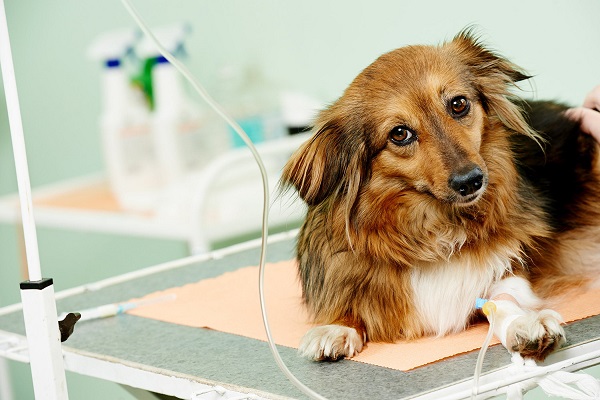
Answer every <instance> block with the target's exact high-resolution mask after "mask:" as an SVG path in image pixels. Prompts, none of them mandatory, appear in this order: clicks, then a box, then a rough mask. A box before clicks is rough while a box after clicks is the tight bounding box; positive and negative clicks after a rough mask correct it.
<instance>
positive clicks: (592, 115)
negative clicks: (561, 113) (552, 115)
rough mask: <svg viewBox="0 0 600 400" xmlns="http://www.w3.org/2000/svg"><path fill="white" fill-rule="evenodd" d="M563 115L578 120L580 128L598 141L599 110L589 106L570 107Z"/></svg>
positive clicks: (599, 130) (599, 126)
mask: <svg viewBox="0 0 600 400" xmlns="http://www.w3.org/2000/svg"><path fill="white" fill-rule="evenodd" d="M565 115H566V116H567V117H569V118H570V119H572V120H574V121H578V122H579V125H580V127H581V130H582V131H584V132H586V133H589V134H590V135H592V136H594V138H596V140H597V141H598V142H600V112H598V111H596V110H592V109H589V108H584V107H578V108H571V109H569V110H567V111H566V112H565Z"/></svg>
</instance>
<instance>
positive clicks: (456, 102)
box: [449, 96, 471, 117]
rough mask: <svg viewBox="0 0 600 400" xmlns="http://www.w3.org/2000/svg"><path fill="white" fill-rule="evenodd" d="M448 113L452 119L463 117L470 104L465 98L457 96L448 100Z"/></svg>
mask: <svg viewBox="0 0 600 400" xmlns="http://www.w3.org/2000/svg"><path fill="white" fill-rule="evenodd" d="M449 105H450V112H451V113H452V116H453V117H464V116H465V115H467V113H468V112H469V109H470V108H471V103H469V100H467V98H466V97H465V96H457V97H454V98H453V99H452V100H450V104H449Z"/></svg>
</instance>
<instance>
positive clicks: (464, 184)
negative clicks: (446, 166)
mask: <svg viewBox="0 0 600 400" xmlns="http://www.w3.org/2000/svg"><path fill="white" fill-rule="evenodd" d="M449 183H450V187H451V188H452V189H454V191H455V192H456V193H458V194H460V195H461V196H468V195H470V194H473V193H475V192H476V191H478V190H479V189H481V187H482V186H483V171H481V168H479V167H475V168H473V169H472V170H470V171H469V172H467V173H465V174H455V175H452V177H450V182H449Z"/></svg>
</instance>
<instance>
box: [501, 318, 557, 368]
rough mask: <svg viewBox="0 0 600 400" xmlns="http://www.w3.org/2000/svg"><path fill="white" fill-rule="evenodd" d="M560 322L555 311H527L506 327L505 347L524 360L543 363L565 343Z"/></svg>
mask: <svg viewBox="0 0 600 400" xmlns="http://www.w3.org/2000/svg"><path fill="white" fill-rule="evenodd" d="M561 320H562V318H561V316H560V315H559V314H558V313H557V312H556V311H552V310H542V311H539V312H537V311H529V312H528V313H527V314H525V315H523V316H521V317H519V318H517V319H515V320H514V321H513V322H512V323H511V324H510V325H509V326H508V330H507V335H506V347H507V348H508V349H509V350H511V351H513V352H515V353H519V354H521V356H523V357H524V358H533V359H534V360H536V361H543V360H544V359H545V358H546V356H547V355H548V354H550V353H552V352H553V351H554V350H556V349H558V348H559V347H561V346H562V345H563V343H564V342H565V331H564V330H563V328H562V326H560V323H561Z"/></svg>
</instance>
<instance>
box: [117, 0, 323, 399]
mask: <svg viewBox="0 0 600 400" xmlns="http://www.w3.org/2000/svg"><path fill="white" fill-rule="evenodd" d="M121 3H123V6H124V7H125V9H126V10H127V11H128V12H129V14H130V15H131V17H132V18H133V20H134V21H135V22H136V23H137V24H138V26H139V27H140V29H141V30H142V32H144V34H145V35H146V36H147V37H148V38H149V39H150V40H151V41H152V42H153V43H154V44H155V45H156V47H157V49H158V51H159V52H160V53H161V55H162V56H163V57H165V58H166V59H167V60H168V61H169V62H170V63H171V64H172V65H173V66H174V67H175V68H176V69H177V70H178V71H179V72H181V74H182V75H183V76H184V77H185V78H186V79H187V80H188V81H189V82H190V84H191V85H192V87H193V88H194V89H195V90H196V92H198V94H199V95H200V96H201V97H202V99H203V100H204V101H205V102H206V103H207V104H208V105H209V106H210V107H211V108H212V109H213V110H214V111H215V112H216V113H217V114H218V115H219V116H220V117H221V118H222V119H223V120H224V121H225V122H226V123H227V124H228V125H229V126H230V127H231V128H232V129H233V130H234V131H235V133H236V134H237V135H238V136H239V137H240V138H241V139H242V140H243V141H244V143H245V144H246V146H248V148H249V149H250V152H251V153H252V155H253V156H254V160H255V161H256V164H257V165H258V168H259V169H260V174H261V179H262V186H263V208H262V228H261V247H260V261H259V293H260V308H261V312H262V319H263V323H264V325H265V332H266V334H267V339H268V343H269V348H270V350H271V353H272V354H273V358H274V359H275V362H276V363H277V366H278V367H279V369H280V370H281V371H282V372H283V373H284V375H285V376H286V377H287V378H288V379H289V380H290V382H292V383H293V384H294V385H295V386H296V387H297V388H298V389H300V391H302V392H303V393H304V394H306V395H307V396H309V397H311V398H313V399H317V400H326V398H325V397H323V396H321V395H320V394H318V393H316V392H314V391H313V390H312V389H310V388H309V387H307V386H306V385H304V384H303V383H302V382H300V380H298V378H296V377H295V376H294V374H292V372H291V371H290V370H289V369H288V368H287V366H286V365H285V363H284V362H283V359H282V358H281V355H280V354H279V351H278V350H277V347H276V346H275V342H274V341H273V337H272V334H271V328H270V326H269V321H268V317H267V310H266V307H265V296H264V272H265V261H266V255H267V236H268V229H269V227H268V222H269V180H268V176H267V171H266V169H265V166H264V163H263V161H262V159H261V157H260V154H258V151H257V150H256V147H255V146H254V144H253V143H252V141H251V140H250V138H249V137H248V135H247V134H246V132H244V130H243V129H242V128H241V127H240V126H239V124H238V123H237V122H236V121H235V120H234V119H233V118H231V117H229V115H227V113H226V112H225V110H224V109H223V108H222V107H221V106H220V105H219V104H218V103H217V102H216V101H215V100H214V99H213V98H212V97H211V96H210V94H209V93H208V92H207V91H206V90H205V89H204V87H203V86H202V85H201V84H200V82H198V81H197V80H196V79H195V77H194V76H193V75H192V73H191V72H190V71H189V70H188V69H187V67H186V66H185V65H183V64H182V63H181V62H180V61H179V60H177V59H176V58H175V57H174V56H173V55H172V54H171V53H169V51H167V49H166V48H165V47H164V46H162V45H161V44H160V42H159V41H158V40H157V39H156V37H155V36H154V35H153V34H152V32H151V31H150V29H149V28H148V26H147V25H146V23H145V22H144V20H143V19H142V17H141V16H140V15H139V13H138V12H137V11H136V9H135V8H134V7H133V5H132V4H131V2H130V1H129V0H121Z"/></svg>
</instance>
